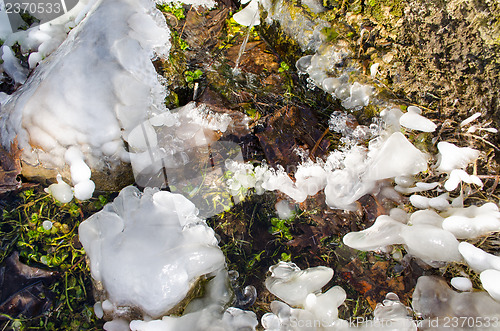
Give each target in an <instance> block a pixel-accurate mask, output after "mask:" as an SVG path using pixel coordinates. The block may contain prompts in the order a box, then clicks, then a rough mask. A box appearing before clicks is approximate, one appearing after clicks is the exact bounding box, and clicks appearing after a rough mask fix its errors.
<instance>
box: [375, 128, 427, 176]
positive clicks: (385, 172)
mask: <svg viewBox="0 0 500 331" xmlns="http://www.w3.org/2000/svg"><path fill="white" fill-rule="evenodd" d="M370 158H371V162H370V163H371V164H370V169H369V177H370V178H372V179H374V180H379V179H384V178H391V177H396V176H402V175H415V174H417V173H419V172H421V171H425V170H427V156H426V155H425V154H424V153H422V152H421V151H419V150H418V149H417V148H416V147H415V146H413V144H412V143H410V142H409V141H408V139H406V137H405V136H404V135H403V134H402V133H400V132H395V133H393V134H392V135H391V136H390V137H389V138H388V139H387V140H386V141H385V142H384V143H383V145H382V147H381V148H380V149H376V150H374V151H373V152H372V155H370Z"/></svg>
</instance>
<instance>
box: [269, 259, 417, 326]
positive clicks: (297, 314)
mask: <svg viewBox="0 0 500 331" xmlns="http://www.w3.org/2000/svg"><path fill="white" fill-rule="evenodd" d="M269 271H270V272H271V275H270V276H269V277H268V278H267V279H266V287H267V289H268V290H269V291H270V292H271V293H272V294H274V295H276V296H277V297H278V298H280V299H282V300H283V301H284V302H280V301H273V302H272V303H271V312H270V313H266V314H265V315H264V316H262V320H261V323H262V326H263V327H264V329H265V330H266V331H281V330H294V331H305V330H317V331H321V330H384V331H388V330H394V331H396V330H397V331H414V330H416V325H415V323H414V322H413V321H412V318H411V314H410V312H411V311H410V310H409V309H408V308H407V307H405V306H404V305H403V304H402V303H401V302H400V301H399V298H398V296H397V295H396V294H394V293H388V294H387V296H386V299H385V300H384V301H383V303H379V304H377V307H376V308H375V311H374V312H373V315H374V318H373V319H372V320H363V321H358V320H350V321H346V320H342V319H340V318H339V316H338V307H339V306H340V305H342V304H343V303H344V301H345V299H346V292H345V291H344V290H343V289H342V288H341V287H340V286H334V287H332V288H330V289H329V290H327V291H326V292H323V293H322V292H321V288H322V287H323V286H324V285H325V284H326V283H328V282H329V280H330V279H331V278H332V276H333V270H332V269H330V268H326V267H315V268H308V269H305V270H300V268H298V267H297V266H296V265H295V264H294V263H291V262H280V263H278V264H277V265H274V266H272V267H270V268H269ZM292 307H295V308H292Z"/></svg>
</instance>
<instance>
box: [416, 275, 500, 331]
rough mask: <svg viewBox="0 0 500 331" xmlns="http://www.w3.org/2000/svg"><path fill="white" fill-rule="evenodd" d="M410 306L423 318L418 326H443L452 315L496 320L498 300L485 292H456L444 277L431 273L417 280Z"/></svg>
mask: <svg viewBox="0 0 500 331" xmlns="http://www.w3.org/2000/svg"><path fill="white" fill-rule="evenodd" d="M412 305H413V309H414V310H415V312H416V313H417V314H419V315H420V316H422V317H423V318H424V321H422V322H421V325H420V326H421V327H422V329H424V330H427V329H429V328H430V327H431V326H432V327H434V328H437V327H441V328H443V329H446V321H447V320H448V323H449V321H450V319H452V318H455V317H456V318H457V319H459V318H462V319H467V318H469V319H470V320H472V319H474V318H478V319H477V320H481V319H482V318H483V319H486V318H488V320H498V318H499V317H500V303H498V302H495V301H494V300H493V299H492V298H491V297H490V296H489V295H488V294H487V293H486V292H462V293H458V292H455V291H453V290H452V289H451V288H450V287H449V286H448V284H447V283H446V281H445V280H444V279H442V278H439V277H434V276H422V277H420V278H419V279H418V281H417V286H416V287H415V291H414V292H413V303H412ZM431 323H433V324H431ZM472 325H478V324H472ZM465 326H467V325H465ZM448 327H449V326H448ZM484 327H485V328H486V329H488V330H496V329H497V327H496V326H493V325H491V324H490V325H485V326H484ZM490 327H491V328H490ZM457 329H458V328H457ZM464 329H468V328H464ZM481 329H482V328H481Z"/></svg>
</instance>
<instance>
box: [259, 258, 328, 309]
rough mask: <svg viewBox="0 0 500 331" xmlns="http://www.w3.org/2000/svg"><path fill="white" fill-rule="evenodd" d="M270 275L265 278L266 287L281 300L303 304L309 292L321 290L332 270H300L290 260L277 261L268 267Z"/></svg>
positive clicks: (291, 303) (322, 268)
mask: <svg viewBox="0 0 500 331" xmlns="http://www.w3.org/2000/svg"><path fill="white" fill-rule="evenodd" d="M269 271H270V272H271V276H270V277H268V278H267V279H266V288H267V289H268V290H269V292H271V293H272V294H274V295H276V296H277V297H278V298H280V299H281V300H283V301H285V302H286V303H288V304H290V305H293V306H302V307H303V306H304V305H305V303H306V298H307V296H308V295H309V294H310V293H314V292H316V291H319V290H321V288H322V287H323V286H325V285H326V283H328V281H329V280H330V279H331V278H332V277H333V270H332V269H330V268H327V267H314V268H309V269H306V270H300V268H299V267H297V265H295V264H294V263H291V262H283V261H281V262H279V263H278V264H276V265H274V266H272V267H270V268H269Z"/></svg>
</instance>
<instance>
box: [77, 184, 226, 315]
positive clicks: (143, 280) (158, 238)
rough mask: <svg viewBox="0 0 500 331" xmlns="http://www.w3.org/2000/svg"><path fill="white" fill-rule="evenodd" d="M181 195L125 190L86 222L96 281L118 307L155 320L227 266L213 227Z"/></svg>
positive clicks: (83, 232) (83, 237)
mask: <svg viewBox="0 0 500 331" xmlns="http://www.w3.org/2000/svg"><path fill="white" fill-rule="evenodd" d="M196 215H197V210H196V208H195V206H194V205H193V204H192V203H191V202H190V201H189V200H187V199H186V198H184V197H183V196H181V195H178V194H173V193H170V192H167V191H158V190H154V189H148V188H146V189H145V191H144V193H143V194H141V193H140V192H139V190H137V189H136V188H134V187H126V188H124V189H123V190H122V191H121V192H120V194H119V195H118V197H117V198H116V199H115V200H114V202H113V203H110V204H108V205H106V206H105V207H104V209H103V210H102V211H100V212H98V213H96V214H94V215H92V216H91V217H90V218H89V219H87V220H85V221H84V222H82V223H81V225H80V227H79V237H80V241H81V242H82V244H83V246H84V248H85V251H86V253H87V255H88V257H89V259H90V269H91V273H92V277H93V278H94V279H95V280H96V281H98V282H101V283H102V285H103V287H104V289H105V291H106V293H107V295H108V299H109V301H110V302H112V303H113V304H114V305H115V306H129V307H136V308H139V309H140V310H142V311H143V313H144V314H146V315H149V316H151V317H153V318H156V317H160V316H163V315H164V314H166V313H168V311H169V310H171V309H172V308H174V307H175V306H176V305H177V304H179V302H181V301H182V300H183V299H184V297H185V296H186V294H187V293H188V291H189V290H190V289H191V288H192V286H193V285H194V284H195V283H196V281H197V280H198V279H199V277H201V276H203V275H207V274H211V273H214V272H216V271H217V270H220V269H223V268H224V263H225V262H224V255H223V254H222V252H221V250H220V249H219V247H218V246H217V240H216V239H215V235H214V232H213V230H212V229H210V228H209V227H208V226H207V225H206V224H205V222H204V221H203V220H201V219H199V218H198V217H197V216H196Z"/></svg>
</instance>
